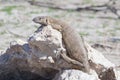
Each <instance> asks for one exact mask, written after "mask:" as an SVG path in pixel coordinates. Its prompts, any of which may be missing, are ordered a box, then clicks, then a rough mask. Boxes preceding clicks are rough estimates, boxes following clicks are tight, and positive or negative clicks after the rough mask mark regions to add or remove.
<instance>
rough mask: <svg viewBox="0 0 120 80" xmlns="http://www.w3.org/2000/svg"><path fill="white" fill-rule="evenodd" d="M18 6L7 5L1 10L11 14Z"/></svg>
mask: <svg viewBox="0 0 120 80" xmlns="http://www.w3.org/2000/svg"><path fill="white" fill-rule="evenodd" d="M16 7H18V6H5V7H4V8H3V9H1V10H0V11H4V12H6V13H7V14H11V12H12V10H13V9H15V8H16Z"/></svg>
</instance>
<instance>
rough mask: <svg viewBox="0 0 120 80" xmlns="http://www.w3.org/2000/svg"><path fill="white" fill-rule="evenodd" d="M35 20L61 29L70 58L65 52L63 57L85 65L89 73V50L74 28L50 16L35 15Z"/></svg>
mask: <svg viewBox="0 0 120 80" xmlns="http://www.w3.org/2000/svg"><path fill="white" fill-rule="evenodd" d="M33 21H34V22H35V23H39V24H41V25H45V26H47V25H51V26H52V28H53V29H56V30H58V31H60V32H61V33H62V38H63V42H64V44H65V48H66V50H67V53H68V55H69V56H70V58H69V57H67V55H65V54H62V57H63V58H64V59H66V60H67V61H68V62H71V63H73V64H77V65H79V66H81V67H83V66H84V68H83V69H82V70H83V71H85V72H88V73H89V70H90V68H89V62H88V55H87V50H85V46H84V42H83V40H82V38H81V37H80V35H79V34H78V33H77V31H76V30H75V29H74V28H72V27H70V26H68V25H67V24H66V23H65V22H62V21H60V20H57V19H54V18H52V17H49V16H38V17H35V18H34V19H33Z"/></svg>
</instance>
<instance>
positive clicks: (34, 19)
mask: <svg viewBox="0 0 120 80" xmlns="http://www.w3.org/2000/svg"><path fill="white" fill-rule="evenodd" d="M32 21H33V22H35V23H38V24H41V25H42V26H47V24H46V23H44V22H40V20H39V19H38V18H33V20H32Z"/></svg>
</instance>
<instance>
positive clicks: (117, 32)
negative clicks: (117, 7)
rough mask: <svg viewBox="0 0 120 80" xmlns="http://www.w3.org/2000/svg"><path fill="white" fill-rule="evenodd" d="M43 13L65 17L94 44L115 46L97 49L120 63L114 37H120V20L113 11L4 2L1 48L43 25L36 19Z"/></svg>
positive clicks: (118, 45) (0, 6)
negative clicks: (78, 10) (34, 21)
mask: <svg viewBox="0 0 120 80" xmlns="http://www.w3.org/2000/svg"><path fill="white" fill-rule="evenodd" d="M71 1H72V0H71ZM100 1H103V0H100ZM43 15H44V16H46V15H47V16H52V17H55V18H58V19H61V20H64V21H65V22H67V23H68V24H69V25H70V26H72V27H74V28H76V30H77V31H78V33H79V34H80V35H83V36H84V38H85V40H86V41H87V42H88V43H90V44H91V45H92V44H94V43H102V44H105V45H110V46H111V47H114V48H113V49H108V48H100V49H98V48H97V49H98V50H99V51H101V52H103V53H104V55H105V57H107V58H108V59H109V60H110V61H111V62H113V63H115V64H116V65H120V58H119V57H120V41H117V42H114V41H112V40H111V39H110V38H113V37H117V38H120V20H119V19H114V18H116V15H114V14H112V13H110V12H107V13H103V12H97V13H94V12H90V11H89V12H88V11H82V12H74V11H62V10H54V9H51V8H44V7H38V6H32V5H30V4H29V3H27V2H12V3H11V2H4V3H0V50H5V49H6V48H7V47H9V43H10V42H11V41H14V40H17V39H22V40H27V38H28V37H29V36H30V35H31V34H32V33H33V32H34V31H35V30H36V29H37V28H38V27H39V25H38V24H35V23H33V22H32V19H33V18H34V17H36V16H43ZM100 17H112V18H100ZM14 34H17V35H18V36H16V35H14Z"/></svg>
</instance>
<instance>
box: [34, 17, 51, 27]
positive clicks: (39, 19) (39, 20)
mask: <svg viewBox="0 0 120 80" xmlns="http://www.w3.org/2000/svg"><path fill="white" fill-rule="evenodd" d="M33 21H34V22H35V23H39V24H41V25H45V26H46V25H48V24H49V20H48V17H47V16H37V17H35V18H33Z"/></svg>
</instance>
